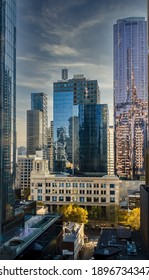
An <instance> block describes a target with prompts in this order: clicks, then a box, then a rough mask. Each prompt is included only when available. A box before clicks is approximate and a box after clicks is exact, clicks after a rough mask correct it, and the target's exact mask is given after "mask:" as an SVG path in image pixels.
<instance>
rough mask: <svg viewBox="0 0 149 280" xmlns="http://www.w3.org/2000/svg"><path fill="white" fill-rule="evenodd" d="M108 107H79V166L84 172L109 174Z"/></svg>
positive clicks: (97, 105)
mask: <svg viewBox="0 0 149 280" xmlns="http://www.w3.org/2000/svg"><path fill="white" fill-rule="evenodd" d="M107 129H108V106H107V105H106V104H95V105H80V106H79V164H80V170H81V171H82V172H98V173H100V174H101V175H105V174H107Z"/></svg>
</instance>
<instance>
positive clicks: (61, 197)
mask: <svg viewBox="0 0 149 280" xmlns="http://www.w3.org/2000/svg"><path fill="white" fill-rule="evenodd" d="M37 199H38V201H42V196H41V195H39V196H38V198H37ZM45 200H46V201H59V202H60V201H66V202H69V201H70V202H71V201H73V202H101V203H106V202H109V200H108V201H107V199H106V197H101V201H99V197H93V198H92V197H86V198H85V197H79V198H77V197H71V196H66V197H64V196H59V197H57V196H51V197H50V196H46V197H45ZM110 202H111V203H115V198H114V197H110Z"/></svg>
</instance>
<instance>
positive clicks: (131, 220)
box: [127, 208, 140, 229]
mask: <svg viewBox="0 0 149 280" xmlns="http://www.w3.org/2000/svg"><path fill="white" fill-rule="evenodd" d="M127 224H128V225H129V226H131V227H132V229H139V228H140V208H134V209H133V210H131V211H130V212H128V216H127Z"/></svg>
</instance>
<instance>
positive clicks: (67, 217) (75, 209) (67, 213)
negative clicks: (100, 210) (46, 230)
mask: <svg viewBox="0 0 149 280" xmlns="http://www.w3.org/2000/svg"><path fill="white" fill-rule="evenodd" d="M60 212H61V213H62V214H63V215H64V221H65V222H75V223H83V224H87V222H88V212H87V210H86V209H84V208H82V207H79V206H78V205H77V204H70V205H63V206H62V207H61V209H60Z"/></svg>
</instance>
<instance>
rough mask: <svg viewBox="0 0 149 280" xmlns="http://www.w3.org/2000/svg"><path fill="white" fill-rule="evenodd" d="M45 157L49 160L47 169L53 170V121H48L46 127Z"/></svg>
mask: <svg viewBox="0 0 149 280" xmlns="http://www.w3.org/2000/svg"><path fill="white" fill-rule="evenodd" d="M47 159H48V160H49V171H53V121H51V122H50V127H49V128H48V139H47Z"/></svg>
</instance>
